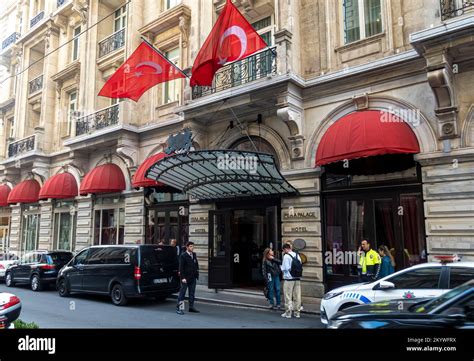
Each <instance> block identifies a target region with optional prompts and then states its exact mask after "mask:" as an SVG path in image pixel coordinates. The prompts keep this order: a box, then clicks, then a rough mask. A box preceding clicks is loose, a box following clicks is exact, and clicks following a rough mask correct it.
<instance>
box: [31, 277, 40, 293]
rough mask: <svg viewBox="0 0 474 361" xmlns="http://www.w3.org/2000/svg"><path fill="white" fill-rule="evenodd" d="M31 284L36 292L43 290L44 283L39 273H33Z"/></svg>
mask: <svg viewBox="0 0 474 361" xmlns="http://www.w3.org/2000/svg"><path fill="white" fill-rule="evenodd" d="M30 286H31V289H32V290H33V291H35V292H38V291H41V290H42V289H43V285H42V284H41V280H40V278H39V276H38V275H33V277H31V282H30Z"/></svg>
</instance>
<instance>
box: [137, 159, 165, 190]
mask: <svg viewBox="0 0 474 361" xmlns="http://www.w3.org/2000/svg"><path fill="white" fill-rule="evenodd" d="M166 156H168V154H166V153H164V152H160V153H157V154H155V155H152V156H151V157H149V158H147V159H145V161H144V162H143V163H142V164H141V165H140V167H138V169H137V172H136V173H135V175H134V176H133V180H132V186H133V187H134V188H140V187H144V188H146V187H160V186H164V184H163V183H160V182H157V181H155V180H152V179H148V178H146V177H145V175H146V172H147V171H148V169H150V167H151V166H152V165H153V164H155V163H156V162H158V161H159V160H161V159H163V158H164V157H166Z"/></svg>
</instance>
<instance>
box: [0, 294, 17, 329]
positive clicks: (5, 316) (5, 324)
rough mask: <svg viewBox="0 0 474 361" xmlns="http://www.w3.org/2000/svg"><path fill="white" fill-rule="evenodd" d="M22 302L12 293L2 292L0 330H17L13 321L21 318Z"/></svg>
mask: <svg viewBox="0 0 474 361" xmlns="http://www.w3.org/2000/svg"><path fill="white" fill-rule="evenodd" d="M20 313H21V301H20V299H19V298H18V297H17V296H15V295H12V294H11V293H6V292H0V329H3V328H15V327H14V325H13V321H15V320H16V319H18V317H20Z"/></svg>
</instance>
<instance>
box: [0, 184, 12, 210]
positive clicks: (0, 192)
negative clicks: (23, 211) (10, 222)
mask: <svg viewBox="0 0 474 361" xmlns="http://www.w3.org/2000/svg"><path fill="white" fill-rule="evenodd" d="M10 192H11V188H10V187H9V186H8V185H6V184H2V185H1V186H0V207H7V206H8V195H9V194H10Z"/></svg>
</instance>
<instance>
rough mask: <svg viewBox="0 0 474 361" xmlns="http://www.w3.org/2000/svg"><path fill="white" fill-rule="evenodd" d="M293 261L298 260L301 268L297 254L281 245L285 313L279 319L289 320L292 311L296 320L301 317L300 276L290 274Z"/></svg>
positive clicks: (287, 246)
mask: <svg viewBox="0 0 474 361" xmlns="http://www.w3.org/2000/svg"><path fill="white" fill-rule="evenodd" d="M293 259H296V260H298V261H299V265H300V267H301V258H300V256H299V255H298V254H296V253H295V252H293V251H292V250H291V245H289V244H285V245H283V262H282V265H281V270H282V272H283V280H284V283H283V293H284V295H285V313H283V314H282V315H281V317H285V318H291V312H292V311H293V314H294V316H295V317H296V318H300V317H301V316H300V309H301V284H300V277H301V275H299V276H298V275H292V274H291V268H292V267H291V266H292V264H293Z"/></svg>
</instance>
